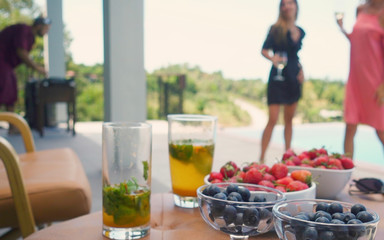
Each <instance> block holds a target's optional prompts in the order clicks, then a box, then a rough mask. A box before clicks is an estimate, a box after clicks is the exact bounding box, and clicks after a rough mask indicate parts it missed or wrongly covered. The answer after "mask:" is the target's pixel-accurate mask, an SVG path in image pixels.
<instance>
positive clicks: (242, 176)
mask: <svg viewBox="0 0 384 240" xmlns="http://www.w3.org/2000/svg"><path fill="white" fill-rule="evenodd" d="M236 176H237V177H239V178H241V179H244V177H245V172H243V171H238V172H237V174H236Z"/></svg>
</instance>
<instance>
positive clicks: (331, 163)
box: [328, 157, 344, 169]
mask: <svg viewBox="0 0 384 240" xmlns="http://www.w3.org/2000/svg"><path fill="white" fill-rule="evenodd" d="M328 165H329V166H331V167H336V169H344V167H343V164H342V162H341V161H340V160H339V159H337V158H333V157H331V158H329V161H328ZM331 167H329V168H331Z"/></svg>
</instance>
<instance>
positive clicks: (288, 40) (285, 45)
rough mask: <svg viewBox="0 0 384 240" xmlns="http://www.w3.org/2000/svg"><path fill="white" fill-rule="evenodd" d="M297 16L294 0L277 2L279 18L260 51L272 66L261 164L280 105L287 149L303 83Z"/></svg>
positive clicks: (300, 29) (300, 34) (302, 36)
mask: <svg viewBox="0 0 384 240" xmlns="http://www.w3.org/2000/svg"><path fill="white" fill-rule="evenodd" d="M297 14H298V4H297V1H296V0H281V1H280V5H279V17H278V19H277V21H276V23H275V24H274V25H272V27H271V28H270V30H269V33H268V35H267V38H266V40H265V41H264V44H263V48H262V51H261V53H262V55H263V56H264V57H265V58H267V59H268V60H270V61H271V62H272V68H271V71H270V74H269V80H268V89H267V99H268V110H269V120H268V123H267V126H266V127H265V129H264V132H263V136H262V140H261V154H260V162H261V163H264V157H265V152H266V150H267V147H268V144H269V141H270V140H271V135H272V131H273V128H274V127H275V125H276V122H277V120H278V117H279V111H280V106H281V105H283V106H284V127H285V129H284V140H285V148H286V150H287V149H290V148H291V140H292V119H293V116H294V114H295V111H296V107H297V102H298V101H299V99H300V97H301V85H302V83H303V81H304V74H303V69H302V67H301V64H300V62H299V57H298V55H297V53H298V52H299V50H300V49H301V45H302V40H303V38H304V36H305V32H304V30H303V29H302V28H300V27H299V26H297V25H296V19H297ZM279 68H280V69H279Z"/></svg>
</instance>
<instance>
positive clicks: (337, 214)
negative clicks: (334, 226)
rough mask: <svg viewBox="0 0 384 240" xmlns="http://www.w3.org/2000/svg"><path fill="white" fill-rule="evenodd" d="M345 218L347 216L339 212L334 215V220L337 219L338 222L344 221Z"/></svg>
mask: <svg viewBox="0 0 384 240" xmlns="http://www.w3.org/2000/svg"><path fill="white" fill-rule="evenodd" d="M344 216H345V214H344V213H339V212H337V213H334V214H332V219H337V220H340V221H343V220H344Z"/></svg>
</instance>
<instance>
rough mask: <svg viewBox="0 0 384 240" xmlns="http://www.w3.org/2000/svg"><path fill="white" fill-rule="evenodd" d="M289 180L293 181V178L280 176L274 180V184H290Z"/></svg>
mask: <svg viewBox="0 0 384 240" xmlns="http://www.w3.org/2000/svg"><path fill="white" fill-rule="evenodd" d="M291 182H293V178H291V177H289V176H287V177H283V178H280V179H278V180H276V181H275V183H276V185H278V186H288V184H290V183H291Z"/></svg>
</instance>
